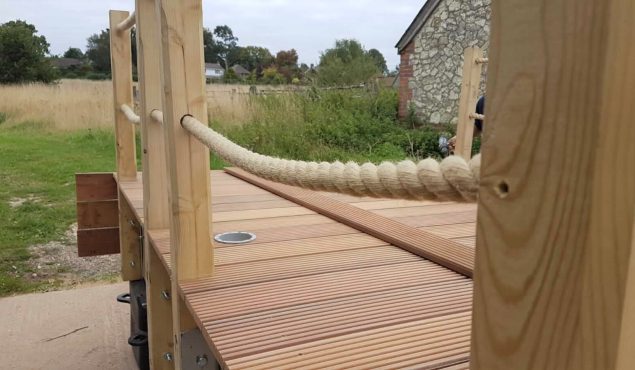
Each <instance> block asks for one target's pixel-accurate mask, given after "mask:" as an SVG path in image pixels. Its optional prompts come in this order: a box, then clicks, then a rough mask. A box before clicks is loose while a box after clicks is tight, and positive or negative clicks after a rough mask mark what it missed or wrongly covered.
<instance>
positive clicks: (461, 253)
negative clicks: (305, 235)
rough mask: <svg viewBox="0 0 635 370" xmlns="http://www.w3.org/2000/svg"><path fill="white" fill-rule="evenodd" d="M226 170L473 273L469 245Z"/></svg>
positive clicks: (439, 260) (326, 214)
mask: <svg viewBox="0 0 635 370" xmlns="http://www.w3.org/2000/svg"><path fill="white" fill-rule="evenodd" d="M225 171H227V172H228V173H230V174H232V175H235V176H237V177H239V178H241V179H243V180H245V181H249V182H250V183H252V184H255V185H258V186H260V187H262V188H263V189H266V190H268V191H271V192H273V193H275V194H277V195H280V196H282V197H284V198H286V199H289V200H291V201H293V202H296V203H298V204H300V205H302V206H305V207H307V208H309V209H312V210H314V211H316V212H318V213H320V214H322V215H325V216H327V217H329V218H332V219H333V220H336V221H339V222H342V223H344V224H346V225H348V226H350V227H353V228H355V229H357V230H360V231H362V232H364V233H366V234H368V235H372V236H374V237H376V238H379V239H381V240H384V241H385V242H387V243H390V244H393V245H396V246H398V247H400V248H403V249H405V250H407V251H409V252H411V253H414V254H416V255H418V256H421V257H424V258H427V259H429V260H431V261H433V262H435V263H438V264H440V265H441V266H445V267H447V268H449V269H451V270H453V271H456V272H459V273H461V274H464V275H466V276H469V277H471V276H472V270H473V265H474V250H473V249H472V248H469V247H466V246H464V245H462V244H460V243H456V242H453V241H451V240H448V239H444V238H441V237H438V236H436V235H434V234H431V233H427V232H425V231H422V230H418V229H414V228H412V227H409V226H406V225H404V224H402V223H399V222H396V221H394V220H391V219H389V218H386V217H382V216H380V215H377V214H375V213H372V212H369V211H366V210H362V209H359V208H356V207H354V206H351V205H349V204H344V203H341V202H338V201H336V200H334V199H331V198H328V197H326V196H324V195H322V194H318V193H316V192H314V191H309V190H303V189H298V188H294V187H291V186H288V185H283V184H277V183H273V182H271V181H268V180H264V179H261V178H258V177H256V176H253V175H251V174H249V173H247V172H245V171H243V170H240V169H236V168H227V169H225ZM377 212H379V211H377Z"/></svg>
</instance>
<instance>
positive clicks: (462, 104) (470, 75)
mask: <svg viewBox="0 0 635 370" xmlns="http://www.w3.org/2000/svg"><path fill="white" fill-rule="evenodd" d="M482 57H483V52H482V51H481V49H480V48H478V47H476V46H475V47H470V48H467V49H465V53H464V58H463V82H462V83H461V95H460V97H459V121H458V124H457V126H456V146H455V149H454V153H455V154H456V155H459V156H461V157H463V158H464V159H465V160H469V159H470V158H472V141H473V137H474V118H472V117H471V116H470V115H471V114H472V113H474V112H475V110H474V108H475V107H476V102H477V101H478V94H479V86H480V84H481V73H482V71H483V64H482V63H477V60H478V59H479V58H482Z"/></svg>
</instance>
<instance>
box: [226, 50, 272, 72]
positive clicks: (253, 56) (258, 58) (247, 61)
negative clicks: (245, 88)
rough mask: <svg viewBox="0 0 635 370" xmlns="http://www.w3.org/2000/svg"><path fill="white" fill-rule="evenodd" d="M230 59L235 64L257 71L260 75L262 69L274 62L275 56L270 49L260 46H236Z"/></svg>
mask: <svg viewBox="0 0 635 370" xmlns="http://www.w3.org/2000/svg"><path fill="white" fill-rule="evenodd" d="M230 60H232V61H233V62H234V63H235V64H240V65H241V66H243V67H245V68H246V69H247V70H248V71H256V73H257V74H258V75H261V74H262V71H263V70H264V69H265V68H266V67H268V66H270V65H271V64H273V62H274V57H273V55H271V52H269V49H267V48H263V47H260V46H245V47H240V46H238V47H236V49H234V51H233V52H232V53H231V55H230Z"/></svg>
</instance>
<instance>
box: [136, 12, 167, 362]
mask: <svg viewBox="0 0 635 370" xmlns="http://www.w3.org/2000/svg"><path fill="white" fill-rule="evenodd" d="M155 3H156V1H155V0H136V4H135V5H136V6H135V7H136V24H137V70H138V73H139V84H138V89H137V93H138V96H139V98H140V99H139V115H140V117H141V142H142V145H143V151H142V165H143V212H144V233H145V237H144V256H145V257H146V258H145V260H144V262H145V264H144V276H145V280H146V297H147V304H148V344H149V352H150V367H151V368H152V369H173V368H174V364H173V363H172V362H169V361H166V359H165V357H164V355H165V354H166V353H172V352H173V351H174V342H173V340H172V305H171V303H170V302H169V301H167V300H166V299H165V297H164V291H170V290H171V287H170V278H169V275H168V274H167V272H166V271H165V268H164V266H163V265H162V264H161V261H160V260H159V259H158V257H157V256H156V253H155V252H154V251H153V250H152V246H151V245H150V242H149V240H150V238H149V237H148V233H149V231H150V230H155V229H167V228H169V227H170V216H169V212H168V179H167V166H166V164H165V142H164V138H163V127H162V126H161V124H160V123H158V122H154V121H153V120H152V119H151V118H150V113H151V112H152V110H154V109H158V110H161V109H162V101H161V100H162V93H161V68H160V65H159V63H158V61H159V59H160V55H161V38H160V35H159V19H158V14H157V12H156V4H155Z"/></svg>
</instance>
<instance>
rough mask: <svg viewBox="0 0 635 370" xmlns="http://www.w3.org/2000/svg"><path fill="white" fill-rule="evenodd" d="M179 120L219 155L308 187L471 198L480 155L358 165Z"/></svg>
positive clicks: (381, 195) (382, 194)
mask: <svg viewBox="0 0 635 370" xmlns="http://www.w3.org/2000/svg"><path fill="white" fill-rule="evenodd" d="M181 125H182V126H183V127H184V128H185V129H186V130H187V131H188V132H189V133H190V134H192V135H194V137H196V138H197V139H199V140H200V141H201V142H202V143H203V144H205V145H206V146H207V147H209V148H210V149H211V150H212V151H213V152H215V153H216V154H217V155H218V156H220V157H221V158H222V159H223V160H225V161H227V162H229V163H232V164H233V165H235V166H238V167H240V168H242V169H244V170H245V171H247V172H250V173H252V174H254V175H256V176H259V177H262V178H265V179H268V180H271V181H275V182H280V183H283V184H287V185H293V186H299V187H302V188H307V189H311V190H318V191H331V192H340V193H345V194H350V195H355V196H370V197H377V198H397V199H417V200H423V199H427V200H438V201H446V200H452V201H460V202H475V201H476V197H477V192H478V185H479V183H478V180H479V176H480V167H481V157H480V154H479V155H476V156H474V157H473V158H472V159H471V160H470V161H469V162H467V161H466V160H465V159H463V158H462V157H459V156H450V157H447V158H445V159H444V160H443V161H441V162H440V163H439V162H437V161H436V160H435V159H432V158H427V159H424V160H422V161H420V162H419V163H414V162H413V161H410V160H404V161H401V162H399V163H396V164H395V163H392V162H383V163H382V164H380V165H379V166H376V165H374V164H373V163H364V164H362V165H359V164H357V163H355V162H348V163H346V164H344V163H342V162H339V161H337V162H333V163H328V162H322V163H317V162H304V161H294V160H286V159H280V158H274V157H269V156H265V155H262V154H258V153H254V152H252V151H250V150H248V149H245V148H243V147H241V146H239V145H237V144H235V143H233V142H231V141H230V140H229V139H227V138H225V137H224V136H223V135H221V134H219V133H217V132H216V131H214V130H213V129H211V128H210V127H208V126H207V125H205V124H203V123H202V122H200V121H198V120H197V119H196V118H194V117H192V116H184V117H183V118H182V119H181Z"/></svg>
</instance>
